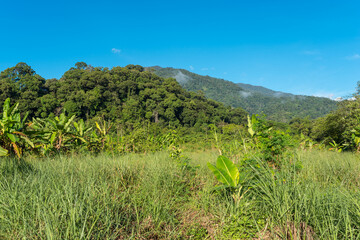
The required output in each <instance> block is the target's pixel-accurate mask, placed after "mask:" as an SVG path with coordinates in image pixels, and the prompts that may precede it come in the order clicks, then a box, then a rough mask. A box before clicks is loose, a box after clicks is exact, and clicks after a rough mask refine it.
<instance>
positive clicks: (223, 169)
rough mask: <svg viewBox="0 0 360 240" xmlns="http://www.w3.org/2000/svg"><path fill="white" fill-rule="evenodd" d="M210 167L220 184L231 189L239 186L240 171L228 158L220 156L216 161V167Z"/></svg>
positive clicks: (210, 165)
mask: <svg viewBox="0 0 360 240" xmlns="http://www.w3.org/2000/svg"><path fill="white" fill-rule="evenodd" d="M208 167H209V169H210V170H211V171H212V172H213V173H214V175H215V176H216V178H217V180H218V181H219V182H221V183H224V184H226V185H228V186H231V187H236V186H237V185H238V183H239V170H238V169H237V167H236V166H235V165H234V163H233V162H231V161H230V160H229V159H228V158H226V157H224V156H219V157H218V159H217V161H216V166H214V165H212V164H211V163H208Z"/></svg>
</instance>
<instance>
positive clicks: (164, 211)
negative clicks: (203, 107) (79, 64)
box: [0, 151, 360, 239]
mask: <svg viewBox="0 0 360 240" xmlns="http://www.w3.org/2000/svg"><path fill="white" fill-rule="evenodd" d="M186 155H188V156H189V157H191V158H192V159H193V161H192V162H191V164H192V165H199V166H200V167H199V168H198V169H197V170H196V172H186V171H185V172H184V170H182V169H181V168H179V167H178V165H177V164H176V163H175V162H174V161H173V160H172V159H171V158H170V157H169V154H168V153H166V152H161V153H155V154H147V155H135V154H128V155H125V156H121V157H115V156H105V155H104V156H97V157H94V156H86V155H81V156H76V155H74V156H69V157H62V156H59V157H56V158H49V159H42V160H39V159H32V160H28V161H27V162H26V163H25V162H23V163H21V164H19V163H16V162H14V161H17V160H12V159H7V160H3V161H1V163H0V172H1V176H0V238H5V239H21V238H26V239H206V238H214V239H252V238H254V239H276V238H278V239H284V238H287V239H291V238H292V239H358V238H360V232H359V231H360V229H359V226H360V208H359V207H360V194H359V191H358V189H359V184H360V169H359V168H360V166H359V159H358V156H357V155H353V154H347V153H341V154H339V153H333V152H325V151H311V152H305V151H300V152H297V153H296V154H295V157H294V159H293V160H292V164H287V165H284V166H282V167H281V168H280V169H275V170H274V169H273V168H270V167H268V166H267V165H265V164H263V161H262V160H261V159H257V158H256V157H254V159H253V162H254V164H252V165H250V166H249V167H248V168H247V169H248V170H247V171H249V173H250V174H249V177H248V178H247V180H246V182H245V183H244V186H243V188H242V190H241V192H239V195H238V197H237V198H233V197H232V196H231V195H229V194H227V193H226V192H221V191H220V192H219V191H214V190H213V189H214V186H215V184H216V180H215V179H214V177H213V175H212V173H211V172H210V171H209V170H208V169H207V167H206V162H208V161H209V162H212V163H213V162H215V160H216V157H217V154H216V153H215V152H210V151H209V152H196V153H186ZM301 166H302V167H301ZM243 171H245V170H243Z"/></svg>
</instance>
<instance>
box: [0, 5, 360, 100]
mask: <svg viewBox="0 0 360 240" xmlns="http://www.w3.org/2000/svg"><path fill="white" fill-rule="evenodd" d="M359 16H360V2H359V1H346V0H343V1H341V2H340V1H331V0H327V1H316V0H313V1H307V0H302V1H285V0H281V1H280V0H273V1H265V0H262V1H260V0H258V1H257V0H252V1H249V0H248V1H240V0H239V1H226V0H224V1H211V0H208V1H196V0H193V1H187V0H184V1H141V0H138V1H107V0H103V1H36V0H35V1H23V0H20V1H16V2H11V1H3V2H2V3H1V14H0V27H1V28H0V29H1V35H0V70H1V71H2V70H4V69H6V68H8V67H11V66H14V65H15V64H16V63H18V62H21V61H22V62H26V63H28V64H29V65H31V66H32V67H33V69H34V70H35V71H36V72H37V73H38V74H40V75H41V76H43V77H45V78H60V77H61V76H62V74H63V73H64V72H65V71H66V70H68V69H69V68H70V67H72V66H73V65H74V64H75V63H76V62H78V61H84V62H86V63H88V64H91V65H92V66H103V67H113V66H125V65H127V64H140V65H142V66H154V65H159V66H162V67H175V68H184V69H187V70H190V71H193V72H195V73H198V74H202V75H209V76H214V77H219V78H223V79H226V80H230V81H233V82H243V83H249V84H254V85H262V86H265V87H268V88H271V89H274V90H279V91H284V92H290V93H295V94H306V95H316V96H327V97H338V96H346V95H348V94H351V93H353V92H354V91H355V87H356V83H357V81H360V17H359Z"/></svg>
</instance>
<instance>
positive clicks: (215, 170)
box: [207, 163, 232, 186]
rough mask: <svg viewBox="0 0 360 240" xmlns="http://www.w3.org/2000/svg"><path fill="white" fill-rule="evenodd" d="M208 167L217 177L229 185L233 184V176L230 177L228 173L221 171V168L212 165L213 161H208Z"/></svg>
mask: <svg viewBox="0 0 360 240" xmlns="http://www.w3.org/2000/svg"><path fill="white" fill-rule="evenodd" d="M207 165H208V168H209V169H210V170H211V171H212V172H213V173H214V175H215V177H216V179H217V180H218V181H219V182H221V183H224V184H226V185H228V186H232V179H231V177H229V176H228V175H226V174H225V173H224V172H223V171H220V169H218V168H217V167H215V166H214V165H212V164H211V163H207Z"/></svg>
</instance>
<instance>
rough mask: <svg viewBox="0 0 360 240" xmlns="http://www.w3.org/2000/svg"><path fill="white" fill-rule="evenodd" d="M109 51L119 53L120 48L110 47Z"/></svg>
mask: <svg viewBox="0 0 360 240" xmlns="http://www.w3.org/2000/svg"><path fill="white" fill-rule="evenodd" d="M111 52H112V53H115V54H119V53H121V50H120V49H117V48H112V49H111Z"/></svg>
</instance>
